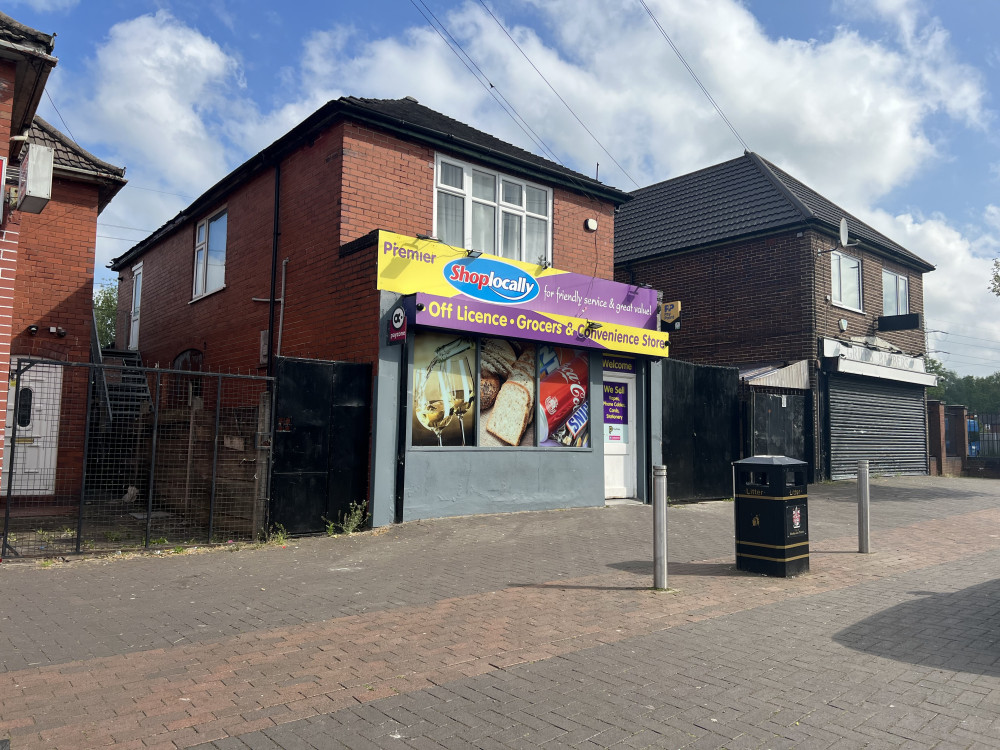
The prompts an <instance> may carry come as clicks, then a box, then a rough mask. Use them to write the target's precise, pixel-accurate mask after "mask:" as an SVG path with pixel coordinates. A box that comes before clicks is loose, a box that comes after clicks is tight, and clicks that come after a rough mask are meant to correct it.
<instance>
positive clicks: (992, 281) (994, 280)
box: [990, 260, 1000, 297]
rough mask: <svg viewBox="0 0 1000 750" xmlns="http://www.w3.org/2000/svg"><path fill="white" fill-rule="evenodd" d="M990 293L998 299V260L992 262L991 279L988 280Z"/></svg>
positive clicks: (999, 273)
mask: <svg viewBox="0 0 1000 750" xmlns="http://www.w3.org/2000/svg"><path fill="white" fill-rule="evenodd" d="M990 291H991V292H993V293H994V294H995V295H996V296H997V297H1000V260H995V261H993V278H992V279H990Z"/></svg>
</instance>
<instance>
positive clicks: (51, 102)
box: [45, 89, 79, 143]
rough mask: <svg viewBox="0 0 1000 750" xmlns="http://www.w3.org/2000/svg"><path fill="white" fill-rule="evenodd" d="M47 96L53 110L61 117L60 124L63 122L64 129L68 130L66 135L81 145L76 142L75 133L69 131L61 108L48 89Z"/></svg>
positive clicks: (46, 90)
mask: <svg viewBox="0 0 1000 750" xmlns="http://www.w3.org/2000/svg"><path fill="white" fill-rule="evenodd" d="M45 96H47V97H48V99H49V104H51V105H52V109H54V110H55V111H56V115H57V116H58V117H59V122H61V123H62V126H63V127H64V128H66V133H67V134H68V135H69V137H70V138H71V139H72V141H73V143H79V141H77V140H76V136H74V135H73V131H72V130H70V129H69V125H68V124H67V123H66V120H65V119H64V118H63V116H62V112H60V111H59V107H57V106H56V103H55V102H54V101H53V100H52V94H50V93H49V90H48V89H45Z"/></svg>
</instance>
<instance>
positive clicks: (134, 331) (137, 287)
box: [128, 263, 142, 350]
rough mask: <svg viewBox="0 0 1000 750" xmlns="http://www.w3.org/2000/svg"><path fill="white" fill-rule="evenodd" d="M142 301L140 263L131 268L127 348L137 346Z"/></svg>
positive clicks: (136, 347)
mask: <svg viewBox="0 0 1000 750" xmlns="http://www.w3.org/2000/svg"><path fill="white" fill-rule="evenodd" d="M141 302H142V264H141V263H140V264H139V265H137V266H136V267H135V268H133V269H132V314H131V316H130V318H129V320H130V321H131V322H130V325H129V329H128V348H129V349H133V350H134V349H138V348H139V305H140V303H141Z"/></svg>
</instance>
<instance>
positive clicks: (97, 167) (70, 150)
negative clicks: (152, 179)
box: [28, 115, 125, 178]
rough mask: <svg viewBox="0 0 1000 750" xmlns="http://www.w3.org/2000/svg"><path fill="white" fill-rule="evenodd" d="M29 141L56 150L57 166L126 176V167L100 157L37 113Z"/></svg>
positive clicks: (119, 176)
mask: <svg viewBox="0 0 1000 750" xmlns="http://www.w3.org/2000/svg"><path fill="white" fill-rule="evenodd" d="M28 141H29V142H31V143H38V144H41V145H43V146H49V147H51V148H52V149H53V150H54V151H55V154H54V160H55V165H56V166H57V167H70V168H72V169H82V170H84V171H87V172H93V173H95V174H97V175H101V176H107V177H112V178H123V177H124V176H125V169H124V167H116V166H115V165H114V164H109V163H108V162H106V161H103V160H101V159H98V158H97V157H96V156H94V155H93V154H92V153H90V152H89V151H87V150H86V149H85V148H83V147H82V146H80V144H78V143H76V142H75V141H71V140H70V139H69V138H67V137H66V136H65V135H64V134H63V133H61V132H59V131H58V130H56V129H55V128H54V127H52V126H51V125H49V123H47V122H46V121H45V120H43V119H42V118H41V117H39V116H38V115H35V119H34V121H33V122H32V123H31V130H29V131H28Z"/></svg>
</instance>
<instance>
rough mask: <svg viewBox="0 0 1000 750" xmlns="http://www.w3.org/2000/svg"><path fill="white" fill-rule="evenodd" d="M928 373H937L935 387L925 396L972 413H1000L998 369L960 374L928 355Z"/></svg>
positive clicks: (999, 376) (999, 374) (929, 389)
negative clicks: (991, 371) (982, 372)
mask: <svg viewBox="0 0 1000 750" xmlns="http://www.w3.org/2000/svg"><path fill="white" fill-rule="evenodd" d="M927 372H929V373H931V374H932V375H937V376H938V384H937V386H935V387H934V388H928V389H927V398H931V399H935V400H937V401H943V402H944V403H946V404H954V405H961V406H965V407H968V409H969V411H970V412H973V413H975V412H988V413H991V414H997V413H1000V372H996V373H993V374H992V375H987V376H986V377H978V376H976V375H965V376H960V375H959V374H958V373H956V372H954V371H953V370H949V369H948V368H946V367H945V366H944V365H943V364H942V363H941V362H940V361H938V360H936V359H933V358H932V357H928V358H927Z"/></svg>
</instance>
